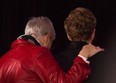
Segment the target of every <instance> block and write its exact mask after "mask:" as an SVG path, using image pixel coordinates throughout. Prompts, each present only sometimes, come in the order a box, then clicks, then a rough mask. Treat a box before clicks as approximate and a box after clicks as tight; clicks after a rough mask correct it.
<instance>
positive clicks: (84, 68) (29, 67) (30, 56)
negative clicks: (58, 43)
mask: <svg viewBox="0 0 116 83" xmlns="http://www.w3.org/2000/svg"><path fill="white" fill-rule="evenodd" d="M90 72H91V70H90V67H89V66H88V64H86V63H85V62H84V61H83V60H82V59H81V58H80V57H76V59H75V60H74V64H73V66H72V67H71V69H70V70H69V71H68V73H65V72H64V71H63V70H62V69H61V67H60V66H59V65H58V64H57V62H56V61H55V59H54V57H53V55H52V54H51V52H50V51H49V50H48V49H46V48H44V47H41V46H37V45H34V44H32V43H30V42H27V41H26V40H23V39H17V40H16V41H14V42H13V43H12V46H11V49H10V50H9V51H8V52H7V53H6V54H5V55H3V56H2V57H1V59H0V83H82V81H83V80H84V79H86V77H87V76H88V75H89V73H90Z"/></svg>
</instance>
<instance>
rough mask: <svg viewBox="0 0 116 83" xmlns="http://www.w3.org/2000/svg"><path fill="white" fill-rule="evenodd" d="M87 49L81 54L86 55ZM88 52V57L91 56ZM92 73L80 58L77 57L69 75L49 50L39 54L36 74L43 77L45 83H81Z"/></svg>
mask: <svg viewBox="0 0 116 83" xmlns="http://www.w3.org/2000/svg"><path fill="white" fill-rule="evenodd" d="M85 48H86V47H85ZM85 48H84V49H82V51H81V54H84V52H85V50H86V49H85ZM87 52H88V51H87ZM87 52H86V55H90V54H91V53H89V52H88V53H87ZM40 54H41V55H40ZM90 71H91V70H90V67H89V66H88V64H87V63H86V62H84V61H83V59H81V58H80V57H76V58H75V60H74V64H73V66H72V67H71V68H70V70H69V71H68V73H65V72H64V71H63V70H62V69H61V67H60V66H59V65H58V64H57V62H56V61H55V60H54V58H53V56H52V54H51V53H50V52H49V51H48V50H47V49H44V50H42V51H41V52H40V53H39V55H38V59H37V61H36V73H37V74H38V75H39V77H40V76H41V79H42V80H43V81H44V83H49V82H51V83H81V82H82V81H83V80H84V79H86V77H87V76H88V75H89V73H90Z"/></svg>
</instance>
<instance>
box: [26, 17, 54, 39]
mask: <svg viewBox="0 0 116 83" xmlns="http://www.w3.org/2000/svg"><path fill="white" fill-rule="evenodd" d="M32 34H36V35H37V36H38V37H42V36H44V35H46V34H50V35H51V37H52V38H53V39H55V35H56V34H55V30H54V27H53V24H52V22H51V21H50V19H49V18H47V17H43V16H41V17H33V18H32V19H30V20H29V21H28V22H27V24H26V28H25V35H32Z"/></svg>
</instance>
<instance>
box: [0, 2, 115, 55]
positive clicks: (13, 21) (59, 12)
mask: <svg viewBox="0 0 116 83" xmlns="http://www.w3.org/2000/svg"><path fill="white" fill-rule="evenodd" d="M78 6H82V7H86V8H89V9H90V10H91V11H92V12H93V13H94V14H95V16H96V18H97V21H98V22H97V31H96V37H95V40H94V41H93V43H94V44H95V45H100V46H101V47H103V48H105V49H107V50H108V51H110V52H111V53H112V54H114V55H115V54H116V52H115V48H116V43H115V42H116V37H115V36H116V28H115V27H116V23H115V22H116V9H115V8H116V3H115V0H1V2H0V8H1V9H0V13H1V15H0V55H1V56H2V54H4V53H5V52H6V51H7V50H8V49H9V48H10V45H11V42H12V41H14V40H15V39H16V38H17V37H18V36H19V35H21V34H23V33H24V28H25V24H26V22H27V21H28V19H29V18H30V17H34V16H47V17H48V18H50V19H51V21H52V22H53V24H54V27H55V30H56V34H57V36H56V37H57V38H56V40H55V42H54V43H55V45H54V46H53V47H54V52H55V53H57V52H60V51H61V50H62V49H64V48H65V45H66V43H67V38H66V34H65V32H64V28H63V22H64V20H65V18H66V17H67V15H68V14H69V12H70V11H71V10H72V9H75V8H76V7H78ZM55 49H56V50H55ZM114 57H115V56H114Z"/></svg>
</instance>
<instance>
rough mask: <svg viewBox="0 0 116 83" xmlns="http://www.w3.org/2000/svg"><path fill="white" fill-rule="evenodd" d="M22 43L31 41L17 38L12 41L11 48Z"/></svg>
mask: <svg viewBox="0 0 116 83" xmlns="http://www.w3.org/2000/svg"><path fill="white" fill-rule="evenodd" d="M22 43H30V42H28V41H26V40H23V39H17V40H15V41H14V42H12V45H11V48H13V47H14V46H16V45H18V44H22Z"/></svg>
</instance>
